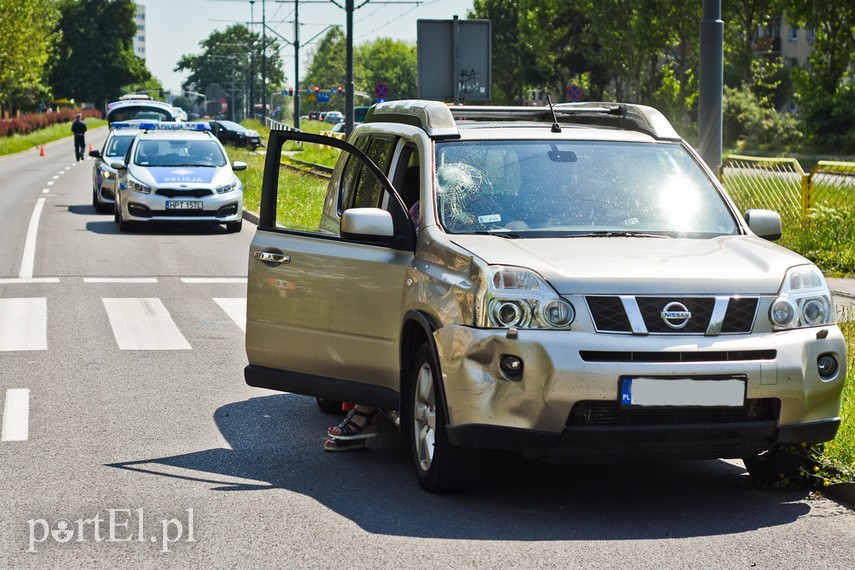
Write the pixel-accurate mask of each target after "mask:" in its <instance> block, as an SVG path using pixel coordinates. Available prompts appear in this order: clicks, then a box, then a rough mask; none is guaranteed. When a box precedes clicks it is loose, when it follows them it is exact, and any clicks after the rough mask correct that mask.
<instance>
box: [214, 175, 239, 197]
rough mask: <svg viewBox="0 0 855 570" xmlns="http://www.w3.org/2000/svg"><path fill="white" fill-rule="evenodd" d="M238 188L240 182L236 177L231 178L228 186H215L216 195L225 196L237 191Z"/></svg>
mask: <svg viewBox="0 0 855 570" xmlns="http://www.w3.org/2000/svg"><path fill="white" fill-rule="evenodd" d="M239 188H240V180H238V179H237V177H234V178H232V180H231V182H229V183H228V184H223V185H221V186H217V194H225V193H227V192H232V191H234V190H238V189H239Z"/></svg>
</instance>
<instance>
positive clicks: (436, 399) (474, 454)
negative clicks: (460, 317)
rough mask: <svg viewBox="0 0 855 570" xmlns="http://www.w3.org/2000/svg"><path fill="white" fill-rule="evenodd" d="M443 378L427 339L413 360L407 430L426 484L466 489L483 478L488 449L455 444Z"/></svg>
mask: <svg viewBox="0 0 855 570" xmlns="http://www.w3.org/2000/svg"><path fill="white" fill-rule="evenodd" d="M439 378H440V374H439V366H438V364H437V359H436V356H435V355H434V351H433V350H432V348H431V346H430V345H429V344H428V343H424V344H422V346H421V347H420V348H419V350H418V351H417V352H416V356H415V359H414V360H413V369H412V373H411V376H410V385H409V386H408V389H407V392H408V400H409V401H408V402H407V410H406V411H407V414H406V417H405V419H404V421H407V422H408V423H409V425H407V426H406V427H407V429H406V432H405V433H406V435H407V437H408V439H409V443H410V450H411V452H412V459H413V465H414V467H415V469H416V476H417V477H418V480H419V484H420V485H421V486H422V488H423V489H424V490H426V491H428V492H431V493H446V492H453V491H462V490H466V489H470V488H472V487H473V486H474V485H475V484H476V483H477V482H478V481H479V480H480V478H481V471H482V468H483V465H484V453H483V451H480V450H472V449H465V448H461V447H455V446H454V445H452V444H451V441H449V439H448V434H447V432H446V424H447V419H446V412H445V399H444V397H443V391H442V386H441V385H440V383H439Z"/></svg>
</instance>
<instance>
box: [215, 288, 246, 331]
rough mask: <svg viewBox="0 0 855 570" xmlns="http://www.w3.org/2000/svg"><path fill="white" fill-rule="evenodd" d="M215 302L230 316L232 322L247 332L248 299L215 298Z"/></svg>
mask: <svg viewBox="0 0 855 570" xmlns="http://www.w3.org/2000/svg"><path fill="white" fill-rule="evenodd" d="M214 302H215V303H217V304H218V305H219V306H220V308H221V309H222V310H223V311H225V313H226V314H227V315H228V316H229V318H230V319H231V320H233V321H234V322H235V324H236V325H237V326H239V327H240V330H242V331H243V332H246V298H245V297H234V298H223V297H220V298H215V299H214Z"/></svg>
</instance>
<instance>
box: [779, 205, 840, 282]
mask: <svg viewBox="0 0 855 570" xmlns="http://www.w3.org/2000/svg"><path fill="white" fill-rule="evenodd" d="M851 244H855V210H852V209H849V210H844V209H839V208H829V207H827V206H817V207H815V208H812V209H811V212H810V215H809V216H808V218H807V220H805V221H804V222H803V223H800V224H799V226H798V227H797V228H793V231H792V232H787V235H785V236H784V240H782V243H781V245H784V246H786V247H788V248H790V249H792V250H795V251H797V252H799V253H801V254H802V255H804V256H805V257H807V258H808V259H810V260H811V261H813V262H814V263H816V264H817V265H818V266H819V267H820V268H821V269H822V270H823V271H824V272H826V273H837V274H843V275H848V274H853V273H855V248H853V247H852V246H851Z"/></svg>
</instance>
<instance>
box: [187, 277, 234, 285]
mask: <svg viewBox="0 0 855 570" xmlns="http://www.w3.org/2000/svg"><path fill="white" fill-rule="evenodd" d="M181 282H182V283H244V284H245V283H246V277H182V278H181Z"/></svg>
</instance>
